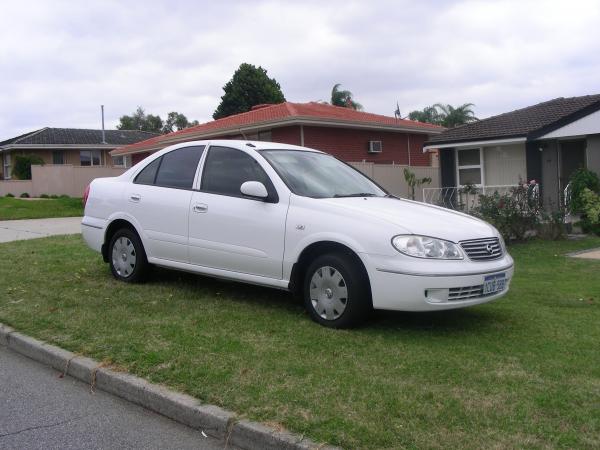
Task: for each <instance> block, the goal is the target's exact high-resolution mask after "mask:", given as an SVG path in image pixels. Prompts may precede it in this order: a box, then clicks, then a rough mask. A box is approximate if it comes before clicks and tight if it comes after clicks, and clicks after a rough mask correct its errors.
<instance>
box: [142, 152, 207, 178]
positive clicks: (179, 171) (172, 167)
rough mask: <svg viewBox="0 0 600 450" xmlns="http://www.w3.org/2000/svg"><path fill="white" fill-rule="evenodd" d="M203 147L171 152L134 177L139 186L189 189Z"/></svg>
mask: <svg viewBox="0 0 600 450" xmlns="http://www.w3.org/2000/svg"><path fill="white" fill-rule="evenodd" d="M203 151H204V146H195V147H184V148H180V149H178V150H173V151H172V152H169V153H167V154H165V155H163V156H162V157H161V158H159V159H157V160H156V161H153V162H152V163H150V164H149V165H148V166H147V167H145V168H144V169H143V170H142V171H141V172H140V174H139V175H138V176H137V177H136V179H135V182H136V183H139V184H154V185H155V186H162V187H170V188H177V189H191V188H192V186H193V184H194V176H195V175H196V169H197V168H198V162H199V161H200V158H201V156H202V152H203Z"/></svg>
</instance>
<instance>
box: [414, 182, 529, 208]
mask: <svg viewBox="0 0 600 450" xmlns="http://www.w3.org/2000/svg"><path fill="white" fill-rule="evenodd" d="M520 187H523V186H521V185H514V184H511V185H498V186H463V187H443V188H431V187H427V188H423V201H424V202H425V203H430V204H432V205H438V206H443V207H444V208H449V209H454V210H457V211H464V212H469V211H471V210H473V209H474V208H477V207H478V206H479V204H480V196H481V195H494V194H497V195H500V196H502V195H509V196H511V197H513V198H516V199H517V200H518V201H519V202H521V203H523V206H524V207H528V206H532V205H535V206H536V207H539V203H540V185H539V184H530V185H526V186H525V187H523V189H519V188H520Z"/></svg>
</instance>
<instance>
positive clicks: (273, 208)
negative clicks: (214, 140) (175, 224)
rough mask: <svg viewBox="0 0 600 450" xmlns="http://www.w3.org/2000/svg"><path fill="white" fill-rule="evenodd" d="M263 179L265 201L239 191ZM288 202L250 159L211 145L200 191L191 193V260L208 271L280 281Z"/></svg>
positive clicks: (234, 151) (259, 167) (236, 151)
mask: <svg viewBox="0 0 600 450" xmlns="http://www.w3.org/2000/svg"><path fill="white" fill-rule="evenodd" d="M246 181H260V182H261V183H263V184H264V185H265V186H266V188H267V191H268V192H269V198H268V199H267V200H266V201H265V200H261V199H252V198H248V197H245V196H244V195H242V193H241V192H240V187H241V185H242V184H243V183H244V182H246ZM287 209H288V198H278V196H277V192H276V190H275V188H274V186H273V184H272V183H271V181H270V179H269V177H268V175H267V174H266V173H265V171H264V170H263V169H262V167H261V166H260V164H259V163H258V161H256V160H255V159H254V158H253V157H252V156H251V155H249V154H247V153H245V152H242V151H240V150H236V149H233V148H229V147H211V148H210V149H209V151H208V154H207V155H206V160H205V163H204V168H203V170H202V182H201V185H200V192H194V193H193V194H192V201H191V204H190V215H189V255H190V262H191V263H192V264H197V265H200V266H204V267H210V268H214V269H224V270H229V271H234V272H240V273H246V274H251V275H259V276H263V277H269V278H275V279H281V278H282V276H283V275H282V263H283V250H284V240H285V219H286V215H287Z"/></svg>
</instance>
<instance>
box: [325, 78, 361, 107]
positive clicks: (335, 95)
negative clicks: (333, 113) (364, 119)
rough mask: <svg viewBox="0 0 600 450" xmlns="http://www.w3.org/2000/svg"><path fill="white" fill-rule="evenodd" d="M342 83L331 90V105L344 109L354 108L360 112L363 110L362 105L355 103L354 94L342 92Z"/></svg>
mask: <svg viewBox="0 0 600 450" xmlns="http://www.w3.org/2000/svg"><path fill="white" fill-rule="evenodd" d="M340 86H341V84H340V83H337V84H336V85H334V86H333V89H332V90H331V104H332V105H334V106H341V107H343V108H352V109H356V110H357V111H360V110H361V109H363V107H362V105H361V104H360V103H358V102H355V101H354V100H353V99H352V97H353V94H352V92H350V91H341V90H340Z"/></svg>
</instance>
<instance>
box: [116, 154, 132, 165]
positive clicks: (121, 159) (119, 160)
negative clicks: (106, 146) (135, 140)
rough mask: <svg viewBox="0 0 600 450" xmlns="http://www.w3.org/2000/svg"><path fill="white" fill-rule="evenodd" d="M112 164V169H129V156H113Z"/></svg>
mask: <svg viewBox="0 0 600 450" xmlns="http://www.w3.org/2000/svg"><path fill="white" fill-rule="evenodd" d="M112 162H113V166H114V167H130V166H131V164H130V159H129V156H125V155H119V156H113V157H112Z"/></svg>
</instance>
